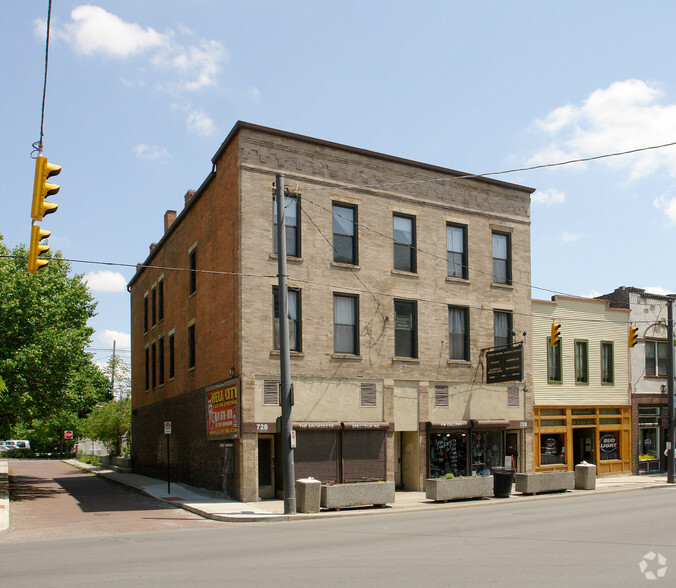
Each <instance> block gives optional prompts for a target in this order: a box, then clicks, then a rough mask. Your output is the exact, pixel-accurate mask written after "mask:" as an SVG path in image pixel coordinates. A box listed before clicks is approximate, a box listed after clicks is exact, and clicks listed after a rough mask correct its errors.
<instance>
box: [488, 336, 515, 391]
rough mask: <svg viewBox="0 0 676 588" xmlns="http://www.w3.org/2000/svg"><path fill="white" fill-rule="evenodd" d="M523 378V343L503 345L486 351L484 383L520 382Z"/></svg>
mask: <svg viewBox="0 0 676 588" xmlns="http://www.w3.org/2000/svg"><path fill="white" fill-rule="evenodd" d="M522 380H523V345H521V344H519V345H515V346H513V347H503V348H500V349H493V350H491V351H487V352H486V383H487V384H497V383H499V382H520V381H522Z"/></svg>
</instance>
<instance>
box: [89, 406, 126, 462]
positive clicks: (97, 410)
mask: <svg viewBox="0 0 676 588" xmlns="http://www.w3.org/2000/svg"><path fill="white" fill-rule="evenodd" d="M80 432H81V434H83V435H84V436H86V437H89V438H90V439H98V440H99V441H101V442H102V443H103V444H104V445H105V446H106V448H107V449H108V454H109V455H110V456H111V457H116V456H118V455H120V454H121V452H122V439H123V438H124V437H125V436H126V437H127V443H129V442H130V441H131V439H129V433H130V432H131V400H129V399H125V400H109V401H108V402H106V403H105V404H99V405H97V406H95V407H94V408H93V409H92V411H91V413H89V416H88V417H87V418H86V419H85V420H84V421H83V422H82V423H81V424H80Z"/></svg>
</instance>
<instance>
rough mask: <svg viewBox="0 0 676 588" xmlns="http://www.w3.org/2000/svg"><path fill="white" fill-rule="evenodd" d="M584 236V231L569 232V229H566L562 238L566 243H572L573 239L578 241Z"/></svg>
mask: <svg viewBox="0 0 676 588" xmlns="http://www.w3.org/2000/svg"><path fill="white" fill-rule="evenodd" d="M583 236H584V235H583V234H582V233H569V232H568V231H564V232H563V233H562V234H561V239H562V240H563V241H564V242H565V243H570V242H572V241H577V240H579V239H582V237H583Z"/></svg>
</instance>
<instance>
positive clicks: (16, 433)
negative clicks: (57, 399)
mask: <svg viewBox="0 0 676 588" xmlns="http://www.w3.org/2000/svg"><path fill="white" fill-rule="evenodd" d="M78 429H79V419H78V416H77V414H76V413H75V412H72V411H68V410H59V411H55V412H54V413H52V414H51V415H48V416H47V417H45V418H42V419H33V420H32V421H31V422H30V423H29V424H25V423H19V424H17V425H15V426H14V427H13V437H14V438H15V439H30V442H31V448H32V449H33V450H34V451H35V453H38V454H45V453H61V452H62V451H64V452H65V451H66V449H67V448H69V447H70V446H72V444H73V442H72V441H71V442H70V443H66V442H65V441H64V438H63V433H64V431H74V432H77V431H78Z"/></svg>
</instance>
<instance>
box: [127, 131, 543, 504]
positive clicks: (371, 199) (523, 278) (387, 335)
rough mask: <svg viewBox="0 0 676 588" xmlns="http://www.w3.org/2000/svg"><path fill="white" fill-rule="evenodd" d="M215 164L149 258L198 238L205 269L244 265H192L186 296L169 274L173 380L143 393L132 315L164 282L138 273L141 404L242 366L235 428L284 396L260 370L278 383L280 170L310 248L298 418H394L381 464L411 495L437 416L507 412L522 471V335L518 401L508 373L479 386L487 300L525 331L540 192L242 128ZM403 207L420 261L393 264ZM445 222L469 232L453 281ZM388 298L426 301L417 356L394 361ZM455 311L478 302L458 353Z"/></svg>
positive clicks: (242, 450)
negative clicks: (504, 248) (338, 304)
mask: <svg viewBox="0 0 676 588" xmlns="http://www.w3.org/2000/svg"><path fill="white" fill-rule="evenodd" d="M213 161H214V164H215V168H214V172H213V173H212V175H211V176H210V178H209V179H208V182H205V184H206V186H203V187H202V188H200V190H198V192H197V193H196V195H195V196H194V197H193V198H194V199H195V200H196V201H195V202H191V203H190V205H189V210H188V209H186V210H185V211H184V212H183V213H181V214H180V215H179V216H178V218H177V220H176V221H174V225H175V226H174V229H173V230H172V231H170V234H169V235H168V236H167V237H165V239H163V240H162V241H160V242H159V244H158V246H157V250H156V251H155V252H154V254H152V255H151V258H152V259H150V258H149V260H152V264H153V265H165V266H167V267H173V266H176V265H177V264H180V263H183V266H184V267H185V264H187V259H188V258H187V252H188V250H189V248H190V247H191V246H192V245H193V244H194V243H197V250H198V260H199V261H198V266H199V268H201V269H208V270H217V271H225V272H233V273H235V274H237V275H236V276H233V275H212V274H206V275H198V289H197V290H198V292H197V295H196V296H194V297H193V298H189V297H188V296H187V289H188V276H187V275H183V274H180V273H178V274H177V275H174V274H170V273H169V272H165V276H166V284H165V305H166V307H167V308H166V310H165V314H166V318H165V319H164V322H165V323H166V327H165V332H166V331H168V327H170V326H171V327H172V328H174V327H175V328H176V377H175V378H174V380H172V381H171V382H167V384H166V385H165V386H164V387H163V390H151V391H149V392H146V391H145V390H144V389H143V385H142V380H143V373H144V372H143V369H144V368H143V362H144V346H145V345H147V344H148V342H149V340H148V335H144V333H143V328H142V326H140V324H141V323H142V312H143V307H142V304H143V294H144V293H145V292H147V291H149V289H150V287H151V286H152V283H153V281H154V280H156V279H157V278H156V276H155V273H156V272H155V271H153V270H139V272H138V273H137V275H136V276H135V278H134V280H133V281H132V288H131V290H132V322H133V326H132V347H133V354H134V358H133V376H134V383H133V387H134V406H135V407H137V408H141V407H149V406H152V404H153V403H154V402H156V401H157V399H159V398H162V399H169V398H171V397H172V396H178V395H180V394H185V393H191V392H194V391H198V390H199V389H200V388H202V387H204V386H208V385H211V384H214V383H216V382H219V381H223V380H226V379H228V378H230V377H233V376H234V377H237V378H239V381H240V386H241V399H242V409H241V410H242V411H241V420H242V425H244V424H246V423H249V424H251V425H256V424H264V425H266V426H268V427H271V426H272V425H274V422H275V419H276V417H277V416H278V415H279V414H280V410H279V407H277V406H275V405H274V404H273V405H270V404H267V405H266V404H264V401H263V400H264V386H265V381H266V380H274V379H276V378H277V379H278V377H279V376H278V374H279V354H278V352H277V351H275V349H274V338H273V333H274V315H273V288H274V287H275V286H276V284H277V277H276V275H277V257H276V255H275V254H274V243H273V220H274V216H273V182H274V180H275V175H276V174H277V173H283V174H284V176H285V186H286V188H287V190H289V191H291V192H293V193H295V194H298V195H299V196H300V205H299V214H298V227H299V232H300V240H299V241H300V254H299V255H298V256H297V257H292V258H289V263H288V283H289V287H291V288H295V289H297V290H298V292H299V298H300V316H301V318H300V330H301V345H300V351H299V352H294V353H292V357H291V377H292V381H293V383H294V392H295V406H294V409H293V410H294V421H302V422H320V421H331V422H342V423H345V422H350V423H385V424H389V430H388V433H387V435H386V442H385V448H384V452H385V455H386V467H385V474H384V475H385V477H386V479H388V480H393V479H394V480H396V481H397V483H400V484H403V485H404V486H405V487H406V488H409V489H419V488H422V486H423V485H424V479H425V477H426V476H427V475H428V463H427V461H428V457H427V451H428V449H427V441H426V440H427V433H426V432H425V431H426V427H428V426H429V424H430V423H431V422H452V421H463V422H467V423H468V425H467V426H468V427H469V426H470V425H469V423H470V421H477V422H479V421H481V422H484V421H486V422H488V421H490V422H493V421H495V422H502V421H504V422H505V423H509V424H505V425H504V426H505V427H509V428H514V427H516V430H515V434H518V439H519V441H518V443H519V448H520V449H519V453H518V454H519V467H520V469H521V470H524V471H526V470H529V469H530V467H531V464H532V434H531V433H530V431H531V429H530V427H531V426H532V400H531V396H530V390H532V385H531V384H530V382H531V374H532V358H531V353H530V351H529V350H530V346H529V345H528V344H527V345H525V347H524V349H525V354H524V374H525V378H524V381H523V382H521V383H519V384H518V386H517V387H518V391H517V394H516V398H517V402H516V403H515V402H514V398H515V396H514V395H512V401H511V402H508V387H509V386H510V384H491V385H487V384H485V383H484V382H485V375H484V368H485V352H484V350H485V349H487V348H490V347H493V345H494V325H495V321H494V312H495V311H503V312H507V313H509V314H510V316H511V318H512V321H513V324H512V331H513V332H514V340H515V341H520V340H522V339H523V335H522V334H523V333H526V334H527V333H528V332H529V331H530V325H531V318H530V316H531V298H530V218H529V209H530V193H531V192H532V190H531V189H529V188H524V187H522V186H517V185H513V184H507V183H504V182H498V181H493V180H487V179H484V178H474V179H471V178H461V177H459V176H461V174H459V173H458V172H453V171H452V170H448V169H443V168H438V167H435V166H430V165H426V164H421V163H416V162H410V161H407V160H402V159H399V158H394V157H390V156H386V155H381V154H376V153H371V152H366V151H363V150H359V149H355V148H350V147H345V146H342V145H335V144H331V143H327V142H325V141H319V140H315V139H311V138H307V137H299V136H295V135H291V134H289V133H284V132H280V131H274V130H271V129H264V128H261V127H256V126H253V125H248V124H245V123H239V124H238V125H237V126H236V127H235V129H234V130H233V132H232V133H231V135H230V136H229V137H228V139H226V141H225V142H224V144H223V146H222V147H221V149H220V150H219V152H218V153H217V154H216V155H215V156H214V159H213ZM334 203H342V204H348V205H350V206H352V207H354V210H355V211H356V214H357V219H358V224H357V230H356V233H357V235H356V236H357V239H356V241H357V244H358V263H357V264H356V265H346V264H342V263H335V262H334V261H333V245H332V243H333V213H332V207H333V204H334ZM394 214H403V215H406V217H407V218H412V219H414V224H415V246H416V261H417V263H416V268H415V271H414V272H401V271H397V270H394V269H393V266H394V253H393V251H394V240H393V239H394V229H393V215H394ZM448 223H452V224H458V225H462V226H464V227H466V236H467V239H466V251H467V265H468V272H467V279H460V278H449V277H448V276H447V273H448V272H447V249H446V244H447V235H446V227H447V224H448ZM494 231H497V232H499V233H501V234H505V235H508V237H509V243H510V262H511V263H510V270H511V283H510V284H509V285H503V284H495V283H494V282H493V240H492V234H493V232H494ZM170 277H171V281H170V279H169V278H170ZM207 284H209V285H207ZM336 293H344V294H351V295H355V296H358V316H359V320H358V329H359V336H358V345H359V352H358V354H356V355H346V354H343V353H341V354H337V353H335V352H334V326H333V324H334V308H333V296H334V294H336ZM395 300H402V301H413V302H415V305H416V310H417V316H416V323H417V329H416V331H417V352H416V353H415V357H413V358H401V357H396V356H395V325H396V321H395V312H394V304H395ZM449 305H454V306H460V307H465V308H467V309H468V318H469V357H468V359H467V360H462V361H459V360H450V359H449V316H448V312H449V311H448V306H449ZM169 317H171V319H170V318H169ZM192 318H194V319H195V325H196V333H197V346H196V348H197V360H196V364H197V365H196V367H195V369H194V370H192V371H187V370H186V368H185V363H186V353H187V350H186V341H185V338H186V336H187V335H186V333H187V324H188V321H189V320H191V319H192ZM184 325H185V326H184ZM527 337H528V334H527V335H526V341H528V339H527ZM363 382H372V383H373V384H374V385H375V405H370V404H369V405H366V406H363V405H362V402H361V401H360V393H361V390H362V388H361V384H362V383H363ZM435 386H446V387H448V389H449V397H450V401H449V402H448V406H437V405H436V404H435ZM509 428H508V429H507V431H508V432H509V430H510V429H509ZM254 430H255V429H254ZM195 434H199V432H198V431H196V433H195ZM244 437H245V438H244V439H240V440H239V441H236V444H237V448H238V453H237V455H238V459H239V463H238V464H236V468H235V469H236V474H235V477H236V480H237V484H238V491H239V495H240V496H241V497H242V498H244V499H255V496H256V487H257V479H256V476H255V472H256V470H257V467H258V463H257V460H258V455H257V447H256V444H255V442H254V440H255V435H253V437H252V438H251V439H250V438H249V436H248V434H245V436H244ZM278 457H279V456H278ZM278 461H281V459H278ZM214 467H217V466H214Z"/></svg>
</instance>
